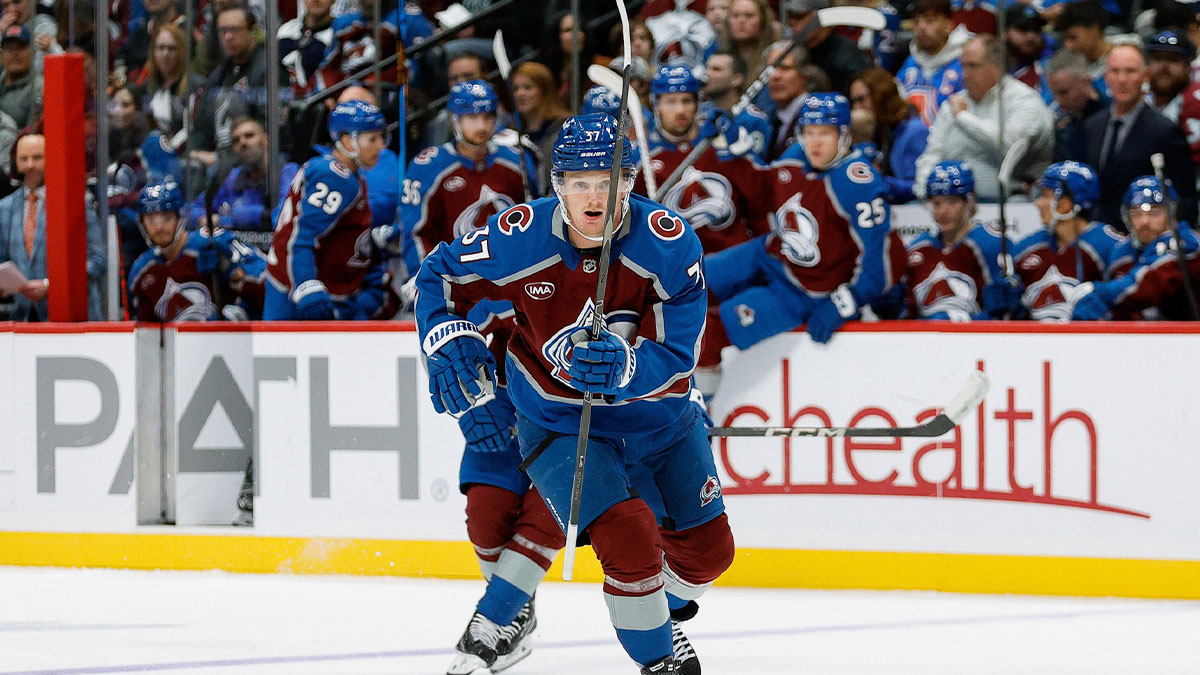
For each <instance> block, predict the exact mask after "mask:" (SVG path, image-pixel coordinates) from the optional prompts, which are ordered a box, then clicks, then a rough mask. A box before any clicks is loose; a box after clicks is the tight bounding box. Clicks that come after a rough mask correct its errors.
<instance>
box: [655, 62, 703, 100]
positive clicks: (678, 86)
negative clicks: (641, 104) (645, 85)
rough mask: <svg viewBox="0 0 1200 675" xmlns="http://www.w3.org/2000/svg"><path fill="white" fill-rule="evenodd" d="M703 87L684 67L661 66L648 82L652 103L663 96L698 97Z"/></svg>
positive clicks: (687, 68)
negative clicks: (683, 95) (688, 95)
mask: <svg viewBox="0 0 1200 675" xmlns="http://www.w3.org/2000/svg"><path fill="white" fill-rule="evenodd" d="M702 87H703V85H702V83H701V82H700V79H699V78H697V77H696V74H695V73H693V72H692V69H691V68H689V67H687V66H685V65H679V64H677V65H673V66H662V67H661V68H659V69H658V72H656V73H655V74H654V79H653V80H651V81H650V101H651V103H653V102H654V101H656V100H657V99H658V97H659V96H662V95H663V94H696V95H697V96H699V95H700V89H701V88H702Z"/></svg>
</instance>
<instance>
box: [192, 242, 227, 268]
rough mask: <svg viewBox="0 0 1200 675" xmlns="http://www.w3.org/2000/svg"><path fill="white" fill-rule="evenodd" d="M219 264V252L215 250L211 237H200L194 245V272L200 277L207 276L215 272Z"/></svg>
mask: <svg viewBox="0 0 1200 675" xmlns="http://www.w3.org/2000/svg"><path fill="white" fill-rule="evenodd" d="M219 264H221V251H220V250H218V249H217V244H216V242H214V241H213V240H212V237H211V236H209V237H204V236H202V237H200V240H199V242H198V243H197V244H196V272H198V273H199V274H200V276H208V275H210V274H212V273H213V272H216V271H217V265H219Z"/></svg>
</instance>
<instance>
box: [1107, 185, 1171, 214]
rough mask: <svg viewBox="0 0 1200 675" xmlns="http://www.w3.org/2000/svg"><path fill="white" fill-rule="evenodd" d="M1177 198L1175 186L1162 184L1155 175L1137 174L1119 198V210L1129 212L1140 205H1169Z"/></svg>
mask: <svg viewBox="0 0 1200 675" xmlns="http://www.w3.org/2000/svg"><path fill="white" fill-rule="evenodd" d="M1177 199H1178V196H1177V195H1176V194H1175V188H1174V187H1172V186H1171V185H1170V184H1169V183H1168V184H1167V185H1163V184H1162V183H1161V182H1159V180H1158V178H1157V177H1155V176H1138V177H1137V178H1136V179H1135V180H1134V181H1133V182H1132V183H1130V184H1129V189H1128V190H1126V191H1125V198H1124V199H1123V200H1121V211H1122V212H1126V213H1127V212H1129V211H1131V210H1133V209H1136V208H1140V207H1143V206H1144V207H1150V206H1167V207H1169V206H1171V205H1172V204H1174V203H1175V201H1176V200H1177Z"/></svg>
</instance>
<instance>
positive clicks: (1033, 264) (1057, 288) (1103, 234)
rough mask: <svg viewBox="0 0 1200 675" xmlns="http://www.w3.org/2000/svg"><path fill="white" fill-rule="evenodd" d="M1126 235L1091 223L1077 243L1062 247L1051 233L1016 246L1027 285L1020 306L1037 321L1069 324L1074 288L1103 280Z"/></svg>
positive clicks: (1020, 272)
mask: <svg viewBox="0 0 1200 675" xmlns="http://www.w3.org/2000/svg"><path fill="white" fill-rule="evenodd" d="M1123 238H1124V237H1123V235H1121V234H1119V233H1118V232H1117V231H1116V230H1114V229H1113V228H1112V227H1110V226H1108V225H1105V224H1103V223H1091V224H1089V225H1088V226H1087V227H1086V228H1084V230H1083V232H1081V233H1080V234H1079V237H1078V238H1076V239H1075V241H1073V242H1071V243H1070V244H1067V245H1066V246H1060V245H1059V243H1058V238H1057V237H1056V236H1055V235H1054V233H1053V232H1052V231H1050V230H1041V231H1038V232H1034V233H1033V234H1031V235H1029V236H1027V237H1025V238H1024V239H1022V240H1021V241H1020V242H1018V243H1017V247H1016V251H1017V252H1016V255H1014V256H1013V263H1014V265H1015V269H1016V272H1017V276H1019V277H1020V279H1021V283H1022V285H1024V286H1025V290H1024V292H1022V294H1021V305H1023V306H1024V307H1025V309H1026V310H1027V311H1028V312H1029V315H1030V317H1031V318H1033V319H1036V320H1038V321H1069V320H1070V319H1071V310H1072V303H1071V301H1070V300H1071V298H1072V296H1073V295H1074V288H1075V287H1076V286H1078V285H1079V284H1082V283H1084V282H1087V281H1093V282H1095V281H1104V280H1105V279H1107V278H1108V269H1109V267H1110V266H1111V265H1112V261H1113V259H1114V254H1115V253H1116V250H1117V246H1118V245H1120V243H1121V241H1122V239H1123Z"/></svg>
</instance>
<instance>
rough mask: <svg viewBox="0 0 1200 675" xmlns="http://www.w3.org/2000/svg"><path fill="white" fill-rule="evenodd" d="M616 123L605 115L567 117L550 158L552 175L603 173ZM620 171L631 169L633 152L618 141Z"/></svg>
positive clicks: (610, 156) (613, 149)
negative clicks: (622, 147)
mask: <svg viewBox="0 0 1200 675" xmlns="http://www.w3.org/2000/svg"><path fill="white" fill-rule="evenodd" d="M616 141H617V121H616V120H614V119H613V118H612V117H609V116H608V115H607V114H605V113H591V114H590V115H576V116H574V117H568V118H567V120H566V121H565V122H563V125H562V128H561V129H559V131H558V139H557V140H555V141H554V152H553V154H552V157H551V162H552V166H553V167H554V171H556V172H561V171H603V170H607V169H611V168H612V163H613V155H614V154H615V152H616V147H617V143H616ZM622 142H623V143H624V152H622V153H621V168H622V169H633V168H634V163H633V150H632V148H631V147H630V144H629V141H628V139H622Z"/></svg>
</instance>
